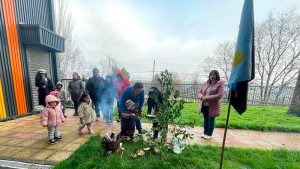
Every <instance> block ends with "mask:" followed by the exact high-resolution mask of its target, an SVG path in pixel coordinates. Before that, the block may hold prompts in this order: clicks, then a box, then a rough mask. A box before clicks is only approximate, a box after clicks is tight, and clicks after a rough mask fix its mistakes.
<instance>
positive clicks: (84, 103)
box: [78, 93, 95, 134]
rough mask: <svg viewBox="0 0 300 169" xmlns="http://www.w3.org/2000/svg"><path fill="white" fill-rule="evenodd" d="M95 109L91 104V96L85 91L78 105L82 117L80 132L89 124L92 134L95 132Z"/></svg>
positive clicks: (80, 117)
mask: <svg viewBox="0 0 300 169" xmlns="http://www.w3.org/2000/svg"><path fill="white" fill-rule="evenodd" d="M94 113H95V112H94V109H93V108H92V105H91V98H90V96H89V95H88V94H87V93H83V94H82V96H81V98H80V102H79V107H78V115H79V119H80V126H79V128H78V130H79V133H80V134H82V133H83V132H82V129H83V128H84V127H85V126H87V128H88V131H89V133H90V134H93V133H94V131H93V130H92V122H93V114H94Z"/></svg>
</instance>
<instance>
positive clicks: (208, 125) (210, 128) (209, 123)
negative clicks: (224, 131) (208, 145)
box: [201, 105, 215, 136]
mask: <svg viewBox="0 0 300 169" xmlns="http://www.w3.org/2000/svg"><path fill="white" fill-rule="evenodd" d="M201 111H202V113H203V117H204V134H205V135H208V136H212V134H213V132H214V128H215V117H209V114H208V111H209V107H208V106H203V105H202V110H201Z"/></svg>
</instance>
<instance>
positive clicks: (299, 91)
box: [289, 71, 300, 117]
mask: <svg viewBox="0 0 300 169" xmlns="http://www.w3.org/2000/svg"><path fill="white" fill-rule="evenodd" d="M289 114H292V115H295V116H299V117H300V71H299V73H298V78H297V83H296V87H295V89H294V94H293V98H292V102H291V105H290V108H289Z"/></svg>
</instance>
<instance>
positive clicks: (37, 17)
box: [14, 0, 55, 110]
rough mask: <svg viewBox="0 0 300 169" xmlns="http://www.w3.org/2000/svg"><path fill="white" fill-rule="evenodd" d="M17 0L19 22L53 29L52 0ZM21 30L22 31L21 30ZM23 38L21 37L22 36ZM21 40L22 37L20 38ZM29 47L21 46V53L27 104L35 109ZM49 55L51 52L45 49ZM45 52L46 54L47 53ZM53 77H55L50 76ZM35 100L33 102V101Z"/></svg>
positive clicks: (34, 88)
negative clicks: (28, 53)
mask: <svg viewBox="0 0 300 169" xmlns="http://www.w3.org/2000/svg"><path fill="white" fill-rule="evenodd" d="M14 2H15V11H16V20H17V22H18V23H19V24H36V25H40V26H43V27H45V28H47V29H49V30H53V18H52V17H53V16H52V10H53V9H52V6H51V5H52V0H14ZM19 32H20V31H19ZM20 38H21V37H20ZM19 41H20V42H21V39H20V40H19ZM26 48H27V47H26V46H24V45H22V46H21V55H22V57H21V58H22V63H23V74H24V77H25V78H24V81H25V83H26V84H27V85H26V86H25V88H26V98H27V105H28V107H29V109H30V110H33V109H34V106H35V105H36V101H35V100H36V98H35V94H34V95H32V93H35V92H36V87H35V85H34V83H32V81H31V76H32V75H31V74H32V73H30V68H29V67H28V65H29V66H30V63H29V57H28V56H26V52H27V49H26ZM44 53H45V54H46V55H47V54H49V52H47V51H44ZM45 54H44V55H45ZM49 77H50V78H51V79H55V77H52V76H49ZM32 101H33V102H32Z"/></svg>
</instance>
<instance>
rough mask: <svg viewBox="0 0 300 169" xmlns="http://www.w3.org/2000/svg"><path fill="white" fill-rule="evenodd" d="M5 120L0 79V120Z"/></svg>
mask: <svg viewBox="0 0 300 169" xmlns="http://www.w3.org/2000/svg"><path fill="white" fill-rule="evenodd" d="M3 118H6V110H5V104H4V98H3V90H2V81H1V79H0V119H3Z"/></svg>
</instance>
